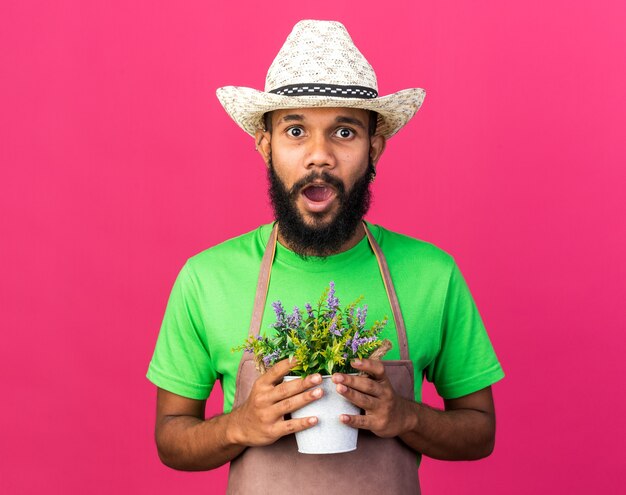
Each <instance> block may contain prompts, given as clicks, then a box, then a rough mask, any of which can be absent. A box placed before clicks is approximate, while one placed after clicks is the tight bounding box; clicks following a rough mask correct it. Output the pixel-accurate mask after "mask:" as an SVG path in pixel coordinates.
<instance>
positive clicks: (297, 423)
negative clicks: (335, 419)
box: [155, 359, 322, 471]
mask: <svg viewBox="0 0 626 495" xmlns="http://www.w3.org/2000/svg"><path fill="white" fill-rule="evenodd" d="M294 365H295V362H294V361H291V362H290V361H289V360H288V359H284V360H283V361H280V362H278V363H276V364H275V365H274V366H273V367H272V368H270V369H269V371H268V372H267V373H265V374H264V375H262V376H261V377H259V378H258V379H257V380H256V382H255V383H254V385H253V387H252V391H251V392H250V396H249V397H248V399H247V400H246V401H245V402H244V403H243V404H242V405H241V406H240V407H238V408H236V409H233V411H231V413H229V414H222V415H220V416H216V417H213V418H210V419H206V420H205V419H204V412H205V406H206V401H205V400H194V399H189V398H186V397H181V396H180V395H176V394H173V393H171V392H168V391H166V390H163V389H161V388H159V389H158V392H157V419H156V428H155V437H156V444H157V449H158V452H159V457H160V459H161V461H162V462H163V463H164V464H165V465H167V466H169V467H171V468H174V469H179V470H183V471H206V470H209V469H214V468H216V467H219V466H221V465H223V464H225V463H227V462H229V461H231V460H232V459H234V458H235V457H237V456H238V455H239V454H240V453H241V452H242V451H243V450H244V449H245V448H246V447H253V446H262V445H269V444H272V443H274V442H275V441H276V440H278V439H279V438H280V437H282V436H284V435H288V434H290V433H295V432H297V431H301V430H304V429H306V428H310V427H312V426H314V425H315V424H316V423H317V418H315V417H309V418H300V419H290V420H285V419H284V416H285V414H287V413H291V412H293V411H295V410H296V409H300V408H302V407H303V406H305V405H306V404H309V403H310V402H313V401H314V400H317V399H319V397H321V394H322V390H321V389H319V388H318V389H315V390H308V389H310V388H311V387H313V386H314V385H317V384H319V383H320V382H321V376H320V375H318V374H317V375H311V376H308V377H306V378H304V379H302V380H293V381H290V382H283V381H282V379H283V377H284V376H285V375H287V374H288V373H289V371H290V369H291V368H292V367H293V366H294Z"/></svg>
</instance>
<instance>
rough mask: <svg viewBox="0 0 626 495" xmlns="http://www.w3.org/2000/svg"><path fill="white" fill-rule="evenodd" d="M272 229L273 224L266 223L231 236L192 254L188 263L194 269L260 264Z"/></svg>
mask: <svg viewBox="0 0 626 495" xmlns="http://www.w3.org/2000/svg"><path fill="white" fill-rule="evenodd" d="M271 229H272V224H265V225H261V226H259V227H257V228H256V229H254V230H251V231H249V232H246V233H244V234H241V235H238V236H235V237H231V238H230V239H227V240H225V241H222V242H220V243H219V244H216V245H214V246H211V247H209V248H207V249H205V250H203V251H201V252H199V253H197V254H195V255H193V256H191V257H190V258H189V259H188V260H187V265H189V266H190V267H191V268H193V269H194V270H202V269H206V268H209V267H210V268H212V269H214V268H215V267H229V268H230V269H232V267H234V266H238V265H239V266H240V265H242V264H243V265H246V264H247V263H256V264H258V262H259V260H260V259H261V257H262V255H263V250H264V248H265V243H267V239H269V234H270V232H271Z"/></svg>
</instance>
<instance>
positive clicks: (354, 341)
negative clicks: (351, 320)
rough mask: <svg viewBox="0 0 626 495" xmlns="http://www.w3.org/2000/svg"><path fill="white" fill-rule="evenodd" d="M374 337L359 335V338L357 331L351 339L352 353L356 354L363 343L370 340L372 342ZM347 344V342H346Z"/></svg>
mask: <svg viewBox="0 0 626 495" xmlns="http://www.w3.org/2000/svg"><path fill="white" fill-rule="evenodd" d="M375 340H376V337H361V338H359V332H356V333H355V334H354V338H353V339H352V341H351V343H350V346H351V347H352V354H356V353H357V352H358V350H359V347H361V346H362V345H363V344H368V343H370V342H374V341H375ZM346 344H347V342H346Z"/></svg>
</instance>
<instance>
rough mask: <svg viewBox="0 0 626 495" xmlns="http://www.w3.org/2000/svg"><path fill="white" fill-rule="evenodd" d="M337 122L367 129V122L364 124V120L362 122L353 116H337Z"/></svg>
mask: <svg viewBox="0 0 626 495" xmlns="http://www.w3.org/2000/svg"><path fill="white" fill-rule="evenodd" d="M335 122H337V123H338V124H352V125H355V126H357V127H360V128H361V129H365V124H363V122H361V121H360V120H359V119H355V118H353V117H344V116H341V117H337V118H336V119H335Z"/></svg>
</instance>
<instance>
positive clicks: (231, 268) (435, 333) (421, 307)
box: [147, 223, 504, 413]
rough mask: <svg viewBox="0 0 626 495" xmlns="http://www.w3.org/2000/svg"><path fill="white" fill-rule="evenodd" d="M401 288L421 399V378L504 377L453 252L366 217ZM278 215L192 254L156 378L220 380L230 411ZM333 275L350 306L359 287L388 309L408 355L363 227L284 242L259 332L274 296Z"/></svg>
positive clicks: (300, 302) (167, 384)
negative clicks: (326, 244)
mask: <svg viewBox="0 0 626 495" xmlns="http://www.w3.org/2000/svg"><path fill="white" fill-rule="evenodd" d="M368 226H369V227H370V230H371V232H372V234H373V235H374V237H375V238H376V241H377V242H378V243H379V245H380V247H381V249H382V251H383V253H384V254H385V257H386V259H387V263H388V265H389V270H390V273H391V277H392V280H393V283H394V286H395V288H396V292H397V295H398V300H399V302H400V308H401V310H402V315H403V317H404V322H405V325H406V329H407V340H408V345H409V355H410V357H411V360H412V361H413V365H414V370H415V399H416V400H417V401H421V396H422V379H423V377H426V379H427V380H429V381H431V382H433V383H434V385H435V387H436V388H437V391H438V393H439V394H440V395H441V396H442V397H443V398H446V399H452V398H457V397H461V396H463V395H467V394H470V393H472V392H476V391H478V390H480V389H482V388H485V387H487V386H489V385H491V384H493V383H494V382H496V381H498V380H500V379H501V378H503V376H504V373H503V371H502V368H501V366H500V364H499V362H498V359H497V357H496V355H495V353H494V350H493V348H492V346H491V343H490V341H489V337H488V336H487V333H486V331H485V328H484V326H483V322H482V320H481V317H480V315H479V313H478V310H477V309H476V305H475V304H474V300H473V298H472V296H471V294H470V292H469V289H468V287H467V285H466V283H465V280H464V279H463V276H462V275H461V272H460V271H459V269H458V267H457V265H456V263H455V262H454V259H453V258H452V257H451V256H450V255H448V254H447V253H445V252H444V251H442V250H441V249H439V248H437V247H435V246H433V245H432V244H429V243H427V242H423V241H420V240H417V239H413V238H410V237H407V236H404V235H400V234H396V233H394V232H391V231H389V230H386V229H384V228H383V227H380V226H377V225H372V224H369V223H368ZM271 229H272V225H271V224H268V225H263V226H261V227H259V228H258V229H256V230H254V231H252V232H249V233H247V234H244V235H242V236H239V237H236V238H234V239H230V240H228V241H226V242H224V243H222V244H219V245H217V246H215V247H212V248H210V249H207V250H205V251H203V252H201V253H199V254H197V255H195V256H193V257H191V258H190V259H188V260H187V263H186V264H185V265H184V266H183V268H182V270H181V271H180V274H179V275H178V278H177V279H176V282H175V284H174V287H173V289H172V292H171V295H170V299H169V302H168V304H167V309H166V311H165V316H164V318H163V324H162V326H161V331H160V334H159V337H158V340H157V344H156V348H155V351H154V355H153V357H152V361H151V362H150V366H149V368H148V374H147V377H148V379H149V380H150V381H151V382H153V383H154V384H155V385H157V386H158V387H161V388H163V389H165V390H168V391H170V392H173V393H175V394H178V395H182V396H184V397H189V398H192V399H200V400H201V399H206V398H207V397H208V396H209V394H210V392H211V389H212V388H213V385H214V383H215V381H216V380H220V382H221V385H222V389H223V391H224V412H225V413H227V412H230V410H231V409H232V404H233V400H234V396H235V380H236V376H237V369H238V366H239V361H240V360H241V356H242V353H241V352H234V353H233V352H231V349H232V348H233V347H236V346H239V345H240V344H242V343H243V342H244V341H245V339H246V337H247V334H248V330H249V326H250V319H251V316H252V309H253V303H254V296H255V291H256V284H257V278H258V274H259V268H260V264H261V258H262V256H263V252H264V250H265V246H266V244H267V241H268V239H269V235H270V232H271ZM330 281H334V282H335V288H336V295H337V297H339V299H340V301H341V304H342V306H343V305H346V304H348V303H350V302H352V301H353V300H355V299H356V298H357V297H359V296H360V295H363V296H364V299H363V300H362V301H361V303H360V304H367V305H368V316H367V324H368V326H369V325H371V324H372V323H373V322H374V321H375V320H382V319H383V318H384V317H385V316H388V317H389V321H388V323H387V326H386V327H385V329H384V330H383V333H382V336H381V338H387V339H389V340H391V342H392V343H393V349H392V350H391V351H389V352H388V353H387V355H386V356H385V359H400V355H399V350H398V342H397V337H396V328H395V324H394V321H393V315H392V312H391V308H390V306H389V301H388V298H387V294H386V292H385V287H384V284H383V279H382V275H381V274H380V271H379V268H378V264H377V262H376V257H375V256H374V253H373V251H372V249H371V247H370V245H369V243H368V241H367V237H364V238H363V239H362V240H361V242H359V244H357V245H356V246H355V247H353V248H352V249H350V250H349V251H345V252H343V253H340V254H337V255H334V256H329V257H327V258H316V257H309V258H307V259H306V260H303V259H302V258H300V257H298V256H297V255H296V254H295V253H293V252H292V251H289V250H288V249H287V248H285V247H284V246H282V245H281V244H280V243H279V244H278V245H277V247H276V257H275V259H274V264H273V265H272V271H271V278H270V285H269V290H268V295H267V301H266V307H265V312H264V315H263V323H262V325H261V332H262V333H263V332H266V333H271V332H272V331H273V329H272V328H271V327H270V325H271V323H273V322H274V321H275V315H274V312H273V310H272V307H271V303H272V302H274V301H277V300H280V301H281V302H282V303H283V306H284V307H285V309H286V310H287V311H290V310H291V309H292V308H293V307H294V306H298V307H299V308H300V309H303V308H304V304H305V303H307V302H310V303H312V304H313V305H315V303H316V302H317V301H318V300H319V297H320V295H321V293H322V291H323V290H324V289H325V288H326V287H327V286H328V283H329V282H330Z"/></svg>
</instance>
